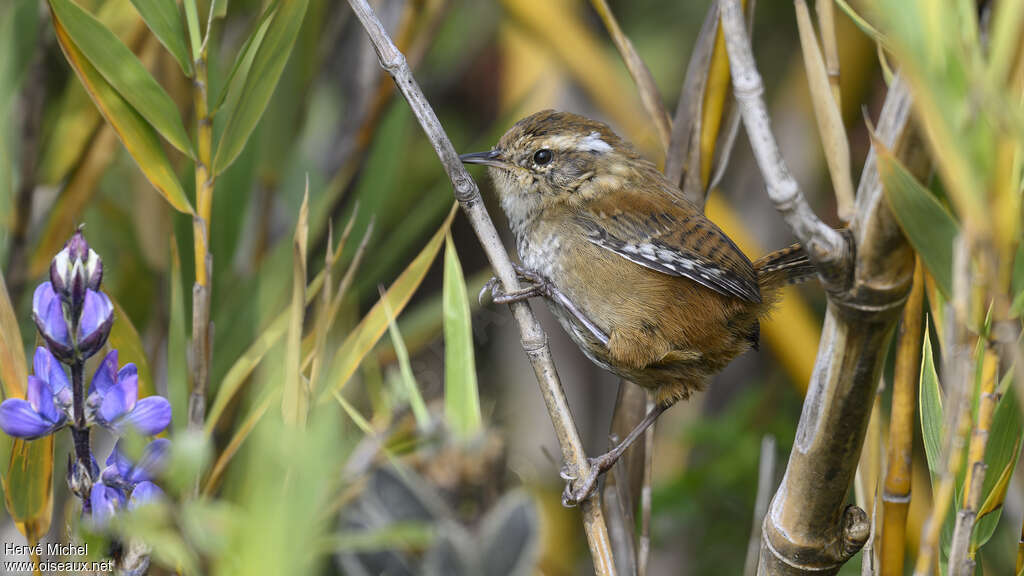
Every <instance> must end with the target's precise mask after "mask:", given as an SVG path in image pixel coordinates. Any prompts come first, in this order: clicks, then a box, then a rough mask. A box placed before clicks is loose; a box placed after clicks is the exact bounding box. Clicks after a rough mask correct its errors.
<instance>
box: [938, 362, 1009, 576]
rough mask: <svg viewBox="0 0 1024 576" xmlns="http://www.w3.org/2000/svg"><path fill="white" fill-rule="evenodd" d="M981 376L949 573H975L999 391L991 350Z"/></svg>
mask: <svg viewBox="0 0 1024 576" xmlns="http://www.w3.org/2000/svg"><path fill="white" fill-rule="evenodd" d="M980 353H981V354H984V357H983V358H982V376H981V387H980V389H979V398H978V416H977V420H976V421H975V423H974V428H973V429H972V430H971V440H970V445H969V447H968V449H967V470H966V474H967V475H966V476H965V477H964V496H963V503H962V507H961V509H960V511H959V512H958V513H957V517H956V524H955V525H954V528H953V540H952V544H951V546H950V555H949V569H950V574H972V573H973V572H974V551H973V550H971V546H970V544H971V533H972V532H973V531H974V522H975V520H976V519H977V516H978V508H979V506H980V505H981V497H982V494H981V492H982V484H983V483H984V482H985V473H986V472H987V470H988V465H987V464H986V463H985V447H986V446H987V445H988V436H989V429H990V427H991V426H992V416H993V414H995V411H996V405H997V404H999V398H1000V397H999V394H998V393H997V392H996V380H997V374H996V372H997V367H998V364H999V361H998V359H997V358H996V356H995V354H993V353H992V351H991V350H985V349H982V350H981V351H980Z"/></svg>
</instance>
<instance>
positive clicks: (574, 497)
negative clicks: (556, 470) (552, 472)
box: [559, 450, 622, 508]
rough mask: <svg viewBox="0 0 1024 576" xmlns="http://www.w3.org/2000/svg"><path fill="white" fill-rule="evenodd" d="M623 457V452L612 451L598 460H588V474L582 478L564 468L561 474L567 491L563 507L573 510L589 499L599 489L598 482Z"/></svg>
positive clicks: (563, 496) (563, 499) (564, 492)
mask: <svg viewBox="0 0 1024 576" xmlns="http://www.w3.org/2000/svg"><path fill="white" fill-rule="evenodd" d="M621 455H622V453H621V452H616V451H615V450H612V451H610V452H606V453H604V454H602V455H600V456H598V457H596V458H587V463H588V464H589V466H588V467H587V473H586V474H584V475H583V477H582V478H578V477H576V475H575V474H572V473H571V472H570V471H569V470H568V467H563V468H562V471H561V472H560V474H559V476H561V477H562V479H563V480H565V481H566V482H565V489H564V490H562V506H565V507H568V508H573V507H575V506H577V505H579V503H580V502H583V501H584V500H586V499H587V498H589V497H590V495H591V494H593V492H594V490H596V489H597V482H598V480H599V479H600V478H601V476H602V475H604V473H605V472H607V471H609V470H611V469H612V466H614V465H615V462H617V461H618V460H619V456H621Z"/></svg>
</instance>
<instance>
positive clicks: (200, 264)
mask: <svg viewBox="0 0 1024 576" xmlns="http://www.w3.org/2000/svg"><path fill="white" fill-rule="evenodd" d="M207 32H209V29H207ZM206 76H207V74H206V47H205V42H204V44H203V47H202V49H200V50H199V57H198V58H196V60H195V77H194V78H193V79H192V88H193V89H192V96H193V101H194V106H195V117H196V145H197V146H196V163H195V182H196V204H197V212H196V216H195V217H194V218H193V219H192V240H193V245H194V250H195V266H196V279H195V284H194V285H193V286H192V392H191V394H190V395H189V399H188V424H189V429H191V430H201V429H202V428H203V422H204V420H205V417H206V388H207V384H208V379H209V375H210V363H211V360H212V358H211V352H212V350H211V326H210V280H211V276H212V275H213V255H212V254H210V216H211V212H212V209H213V188H214V180H215V178H216V175H215V174H214V173H213V171H212V170H211V168H210V166H211V161H212V159H213V158H212V149H213V118H212V117H211V116H210V110H209V102H208V95H207V77H206Z"/></svg>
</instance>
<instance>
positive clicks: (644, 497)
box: [636, 390, 655, 576]
mask: <svg viewBox="0 0 1024 576" xmlns="http://www.w3.org/2000/svg"><path fill="white" fill-rule="evenodd" d="M654 407H655V404H654V393H653V392H652V391H650V390H648V391H647V413H650V412H651V411H652V410H654ZM654 426H655V425H654V424H651V425H650V426H648V428H647V430H645V431H644V483H643V486H642V487H641V488H640V545H639V546H637V552H636V566H637V570H636V571H637V575H638V576H646V575H647V563H648V561H649V560H650V556H651V481H652V480H653V476H654Z"/></svg>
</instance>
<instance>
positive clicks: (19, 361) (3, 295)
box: [0, 271, 28, 399]
mask: <svg viewBox="0 0 1024 576" xmlns="http://www.w3.org/2000/svg"><path fill="white" fill-rule="evenodd" d="M27 383H28V365H27V363H26V362H25V348H24V347H23V346H22V345H21V331H20V330H19V329H18V317H17V315H15V314H14V306H12V305H11V298H10V296H8V294H7V282H5V281H4V274H3V271H0V397H2V398H5V399H6V398H24V397H25V385H26V384H27Z"/></svg>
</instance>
